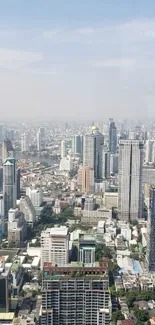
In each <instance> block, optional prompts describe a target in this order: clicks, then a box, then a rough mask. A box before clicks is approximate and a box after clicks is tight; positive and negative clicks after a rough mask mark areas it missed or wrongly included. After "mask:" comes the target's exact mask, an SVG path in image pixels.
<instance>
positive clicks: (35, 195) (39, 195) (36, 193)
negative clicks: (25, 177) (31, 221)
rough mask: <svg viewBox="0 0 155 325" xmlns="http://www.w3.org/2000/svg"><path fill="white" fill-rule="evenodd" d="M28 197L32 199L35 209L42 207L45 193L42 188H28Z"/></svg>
mask: <svg viewBox="0 0 155 325" xmlns="http://www.w3.org/2000/svg"><path fill="white" fill-rule="evenodd" d="M26 195H27V196H28V197H29V198H30V200H31V202H32V204H33V205H34V207H40V205H41V204H42V202H43V191H42V189H41V188H38V189H35V188H30V187H27V188H26Z"/></svg>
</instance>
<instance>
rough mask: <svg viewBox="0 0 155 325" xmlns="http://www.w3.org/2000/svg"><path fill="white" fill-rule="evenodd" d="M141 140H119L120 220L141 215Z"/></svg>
mask: <svg viewBox="0 0 155 325" xmlns="http://www.w3.org/2000/svg"><path fill="white" fill-rule="evenodd" d="M142 171H143V142H142V141H139V140H120V142H119V179H118V181H119V185H118V212H119V214H120V217H121V219H122V220H133V219H137V218H140V217H141V216H142Z"/></svg>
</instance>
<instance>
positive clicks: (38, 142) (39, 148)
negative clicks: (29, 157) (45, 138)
mask: <svg viewBox="0 0 155 325" xmlns="http://www.w3.org/2000/svg"><path fill="white" fill-rule="evenodd" d="M41 149H42V146H41V133H40V131H38V132H37V150H38V151H41Z"/></svg>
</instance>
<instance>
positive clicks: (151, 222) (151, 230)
mask: <svg viewBox="0 0 155 325" xmlns="http://www.w3.org/2000/svg"><path fill="white" fill-rule="evenodd" d="M147 227H148V229H147V232H148V234H147V249H146V262H147V267H148V271H149V272H155V186H153V185H152V186H150V195H149V209H148V223H147Z"/></svg>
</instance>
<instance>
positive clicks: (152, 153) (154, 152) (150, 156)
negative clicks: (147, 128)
mask: <svg viewBox="0 0 155 325" xmlns="http://www.w3.org/2000/svg"><path fill="white" fill-rule="evenodd" d="M145 162H146V163H154V162H155V141H154V140H147V141H146V144H145Z"/></svg>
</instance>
